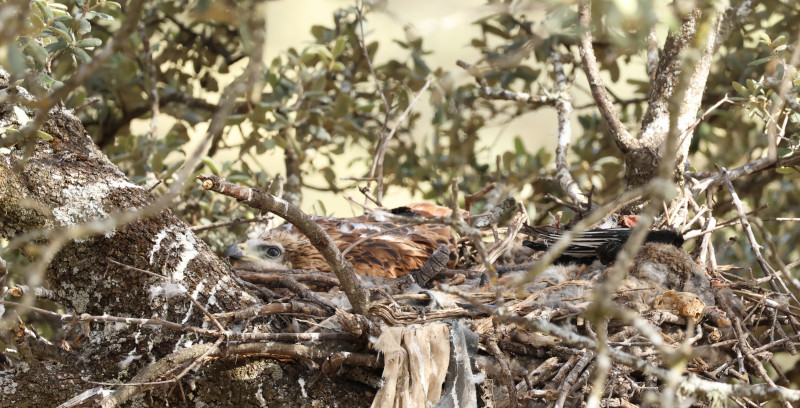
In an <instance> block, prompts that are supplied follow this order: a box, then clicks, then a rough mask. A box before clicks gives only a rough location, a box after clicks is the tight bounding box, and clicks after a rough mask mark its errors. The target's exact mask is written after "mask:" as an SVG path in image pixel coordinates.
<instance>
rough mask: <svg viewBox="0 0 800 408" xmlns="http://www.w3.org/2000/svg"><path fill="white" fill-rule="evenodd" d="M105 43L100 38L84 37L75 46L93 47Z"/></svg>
mask: <svg viewBox="0 0 800 408" xmlns="http://www.w3.org/2000/svg"><path fill="white" fill-rule="evenodd" d="M101 45H103V41H102V40H101V39H99V38H84V39H83V40H80V41H78V42H77V43H76V44H75V46H76V47H80V48H93V47H99V46H101Z"/></svg>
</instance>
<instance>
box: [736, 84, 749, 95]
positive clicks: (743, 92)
mask: <svg viewBox="0 0 800 408" xmlns="http://www.w3.org/2000/svg"><path fill="white" fill-rule="evenodd" d="M731 86H733V89H734V90H735V91H736V92H737V93H738V94H739V95H742V96H749V95H750V91H748V90H747V88H746V87H745V86H744V85H742V84H740V83H738V82H736V81H733V82H731Z"/></svg>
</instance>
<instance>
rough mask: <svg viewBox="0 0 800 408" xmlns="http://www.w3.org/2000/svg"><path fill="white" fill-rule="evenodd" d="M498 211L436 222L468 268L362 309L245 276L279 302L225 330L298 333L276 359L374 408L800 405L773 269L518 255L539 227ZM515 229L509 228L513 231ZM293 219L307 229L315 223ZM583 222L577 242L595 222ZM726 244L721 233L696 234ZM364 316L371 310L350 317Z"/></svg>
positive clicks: (305, 282) (792, 332) (629, 250)
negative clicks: (456, 240)
mask: <svg viewBox="0 0 800 408" xmlns="http://www.w3.org/2000/svg"><path fill="white" fill-rule="evenodd" d="M206 180H208V182H206V181H204V186H206V187H207V188H209V189H212V190H214V191H226V194H228V195H232V196H234V197H241V199H242V200H243V201H244V200H247V203H248V204H249V205H251V206H254V207H256V208H261V209H263V210H268V211H274V212H276V214H278V215H280V216H282V217H284V215H285V217H284V218H287V219H289V220H290V221H291V218H292V216H293V215H292V214H291V211H285V210H283V209H282V208H283V207H284V204H283V203H280V205H274V204H272V203H271V202H270V201H271V200H272V199H271V198H269V197H268V196H267V195H266V194H262V193H260V192H258V191H257V190H252V191H253V194H254V195H246V194H250V190H242V191H240V192H237V191H236V189H235V188H232V185H231V184H230V183H227V182H225V181H224V180H222V179H217V178H210V177H209V178H206ZM226 183H227V184H226ZM498 207H499V208H500V209H499V210H497V211H494V212H493V213H490V214H488V215H486V216H485V217H484V218H481V217H476V218H474V219H469V220H466V221H465V220H462V219H461V217H445V218H438V219H431V220H428V221H427V222H432V223H437V222H438V223H445V224H448V225H451V226H452V227H454V229H455V230H457V231H458V232H459V233H460V234H461V236H462V237H464V238H465V239H464V240H463V241H462V242H461V245H460V247H459V255H460V259H462V261H461V262H460V263H459V266H458V267H457V268H455V269H448V268H447V267H446V266H445V264H446V263H447V261H446V260H447V259H448V254H447V251H448V250H447V248H445V247H444V246H442V247H440V249H439V251H437V252H436V253H434V254H433V256H432V257H431V260H430V261H429V262H428V264H426V265H425V266H424V267H423V268H421V269H420V270H417V271H414V272H412V273H410V274H408V275H405V276H403V277H401V278H398V279H381V278H373V277H363V276H362V277H359V279H358V280H359V281H360V283H361V284H363V286H364V287H365V288H366V289H367V291H368V292H369V295H368V300H367V307H364V305H361V306H358V305H356V304H353V305H351V302H352V301H354V300H356V301H357V299H358V296H353V293H358V292H357V291H354V289H353V287H352V286H351V287H348V284H347V283H345V282H344V281H343V282H341V283H342V284H341V285H340V281H339V280H340V278H341V276H345V277H346V276H347V275H339V274H338V273H337V276H339V278H337V277H336V276H334V275H333V274H331V273H325V272H318V271H306V270H303V271H288V272H287V271H280V272H275V273H269V272H264V271H260V272H258V273H253V272H248V271H239V276H240V277H241V278H242V279H243V281H244V282H243V284H245V285H248V286H250V287H251V288H252V289H254V291H255V292H256V293H258V294H259V295H260V296H261V297H262V298H263V300H264V301H265V302H266V303H267V305H266V306H261V307H259V308H256V309H247V310H241V311H238V312H236V313H228V314H225V315H217V316H216V317H217V318H219V319H225V320H228V321H230V320H236V321H237V324H238V325H239V327H242V328H243V330H244V331H247V330H248V329H249V328H251V327H252V326H253V325H259V330H264V329H266V330H269V331H271V332H273V333H285V336H283V337H282V338H281V340H282V341H285V342H292V341H294V342H295V343H296V344H295V346H294V347H285V346H281V347H280V350H278V349H276V350H275V351H274V353H273V354H272V355H275V356H276V357H281V358H289V359H295V360H298V361H303V362H305V363H309V362H312V363H313V365H315V366H317V367H318V368H320V369H321V371H322V373H323V374H324V375H336V376H343V377H346V378H350V379H353V380H355V381H359V382H361V383H364V384H367V385H369V386H371V387H374V388H375V389H376V395H375V398H374V402H373V406H381V407H390V406H398V407H399V406H426V405H427V406H433V405H435V406H441V407H450V406H452V407H456V406H497V407H508V406H512V407H515V406H533V407H535V406H557V407H562V406H582V405H583V404H587V405H589V406H608V407H610V406H688V405H692V406H719V404H730V403H731V402H732V403H734V404H737V405H739V406H758V404H759V403H761V402H765V401H780V402H777V404H780V405H783V406H790V405H789V402H787V401H798V400H800V392H798V391H796V390H794V389H792V387H796V386H797V383H796V382H793V378H794V371H796V370H794V369H792V371H788V370H786V368H785V367H786V364H779V363H780V361H776V360H778V358H777V357H776V355H779V353H780V355H789V354H791V355H794V354H795V353H796V350H795V343H794V342H795V341H796V339H797V338H798V333H797V327H798V321H797V319H796V317H797V314H796V313H797V312H798V310H800V309H798V307H797V305H798V302H797V299H796V298H795V297H794V294H793V292H792V291H791V290H789V289H788V287H787V282H786V281H785V280H784V279H782V277H781V272H779V271H775V270H774V269H772V268H771V267H770V266H769V264H766V263H761V262H759V266H760V269H761V270H762V271H764V274H765V276H763V277H755V276H754V273H755V271H753V270H750V271H749V273H748V275H749V277H748V278H744V277H742V276H740V275H738V274H734V273H732V272H733V270H734V269H737V267H735V266H723V265H716V263H715V262H712V265H715V266H714V267H713V268H711V267H705V266H701V265H700V264H698V263H697V262H695V260H694V259H693V258H691V257H690V255H689V254H687V253H686V252H684V251H683V250H682V249H679V248H678V247H675V246H670V245H667V244H655V243H646V244H644V245H641V244H639V245H638V246H637V245H635V244H636V242H635V241H634V239H633V238H631V240H630V241H634V242H633V243H631V242H629V243H628V245H626V246H625V247H624V248H623V249H622V251H621V252H620V254H619V256H618V257H617V260H616V262H613V263H612V264H611V265H603V264H601V263H600V262H594V263H592V264H590V265H577V264H567V265H553V261H554V260H555V259H556V257H557V256H558V255H559V251H561V250H563V249H564V246H559V244H560V243H559V244H556V245H553V248H551V249H550V250H548V251H547V252H545V253H537V252H531V251H527V252H526V250H524V249H523V250H520V248H521V247H520V245H518V244H519V242H520V239H519V238H518V237H517V233H518V232H519V230H520V228H521V227H522V224H523V223H524V222H526V221H527V219H528V217H527V214H525V213H524V209H523V208H522V206H519V205H517V204H516V203H515V202H514V201H513V200H507V201H505V202H504V203H503V204H502V205H499V206H498ZM280 211H283V212H284V213H285V214H281V213H280ZM454 213H455V212H454ZM740 215H742V216H744V215H743V213H742V214H740ZM502 219H505V220H509V221H507V222H506V225H507V226H506V227H504V228H500V227H498V222H500V220H502ZM587 219H591V217H587ZM598 219H599V217H598ZM295 220H297V222H294V221H293V223H294V224H295V226H298V223H302V222H305V221H304V220H302V219H300V218H295ZM582 223H583V221H582V222H579V223H578V224H576V227H575V229H580V228H581V227H584V228H585V227H586V224H587V223H588V222H587V223H583V224H582ZM743 224H744V225H745V228H749V226H748V225H746V224H745V223H744V222H743ZM481 230H483V232H482V231H481ZM712 231H713V225H711V227H710V228H708V229H707V230H703V231H701V232H700V234H699V235H698V234H695V235H694V236H695V237H697V236H700V237H704V236H706V235H708V234H709V233H711V232H712ZM304 233H305V231H304ZM306 235H308V234H306ZM641 236H644V234H642V235H641ZM748 236H750V237H752V234H751V233H749V232H748ZM690 238H691V236H690ZM568 240H569V237H566V238H565V239H564V241H565V242H564V243H563V244H566V243H567V242H566V241H568ZM698 241H699V240H698ZM639 242H641V240H640V241H639ZM752 244H753V243H752V242H751V245H752ZM699 246H700V245H698V247H699ZM753 247H754V248H757V246H756V245H753ZM755 252H756V257H757V258H758V259H759V261H761V260H762V259H763V258H762V257H761V255H760V253H759V252H758V250H757V249H756V250H755ZM635 253H638V255H635V256H634V254H635ZM670 259H671V260H670ZM329 262H332V261H331V260H329ZM739 269H740V272H745V271H744V270H741V268H739ZM334 270H335V268H334ZM351 278H352V277H350V278H348V279H351ZM789 284H793V283H792V282H789ZM345 292H347V296H345ZM351 306H352V309H351ZM359 307H361V308H362V309H361V310H362V311H363V312H362V313H360V314H356V313H351V312H349V311H350V310H353V311H357V309H358V308H359ZM242 322H245V323H244V324H243V323H242ZM273 337H274V336H273ZM445 339H446V340H445ZM276 347H277V346H276ZM783 353H785V354H783ZM782 358H783V357H782ZM784 363H785V362H784Z"/></svg>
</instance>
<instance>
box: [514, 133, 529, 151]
mask: <svg viewBox="0 0 800 408" xmlns="http://www.w3.org/2000/svg"><path fill="white" fill-rule="evenodd" d="M514 153H515V154H516V155H517V156H524V155H525V153H526V151H525V145H524V144H523V143H522V139H520V138H519V137H515V138H514Z"/></svg>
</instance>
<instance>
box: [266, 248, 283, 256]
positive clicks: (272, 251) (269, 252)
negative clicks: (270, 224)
mask: <svg viewBox="0 0 800 408" xmlns="http://www.w3.org/2000/svg"><path fill="white" fill-rule="evenodd" d="M265 253H266V254H267V256H268V257H270V258H277V257H279V256H281V250H280V248H278V247H274V246H270V247H267V250H266V251H265Z"/></svg>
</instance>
